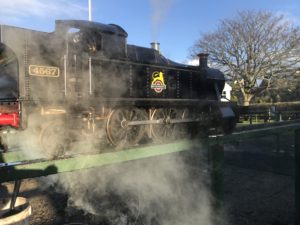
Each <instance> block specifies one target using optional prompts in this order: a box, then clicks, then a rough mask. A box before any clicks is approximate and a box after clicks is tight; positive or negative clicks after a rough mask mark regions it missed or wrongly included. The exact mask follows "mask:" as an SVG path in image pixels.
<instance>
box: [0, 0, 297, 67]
mask: <svg viewBox="0 0 300 225" xmlns="http://www.w3.org/2000/svg"><path fill="white" fill-rule="evenodd" d="M298 1H299V0H209V1H207V0H206V1H205V0H92V6H93V12H92V17H93V21H97V22H101V23H115V24H118V25H120V26H122V27H123V28H124V29H125V30H126V31H127V32H128V43H130V44H135V45H140V46H144V47H148V46H149V43H150V42H152V41H158V42H160V44H161V51H162V53H163V54H164V55H165V56H166V57H168V58H170V59H172V60H175V61H178V62H184V61H185V60H187V58H188V56H189V48H190V47H191V46H192V45H193V43H194V42H195V41H196V40H197V39H198V38H199V37H200V34H201V33H204V32H208V31H213V30H214V29H215V28H216V27H217V25H218V23H219V21H220V19H224V18H228V17H232V16H233V15H234V14H235V13H236V12H237V11H238V10H245V9H247V10H248V9H250V10H252V9H256V10H267V11H272V12H274V13H276V14H284V15H285V16H286V18H288V19H290V20H292V21H293V22H294V23H295V24H296V25H300V4H299V2H298ZM56 19H88V0H10V1H7V0H1V1H0V23H1V24H9V25H14V26H19V27H25V28H31V29H37V30H43V31H53V29H54V20H56Z"/></svg>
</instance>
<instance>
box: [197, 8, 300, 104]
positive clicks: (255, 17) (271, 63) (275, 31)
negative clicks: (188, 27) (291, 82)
mask: <svg viewBox="0 0 300 225" xmlns="http://www.w3.org/2000/svg"><path fill="white" fill-rule="evenodd" d="M299 46H300V32H299V28H295V27H293V25H292V22H291V21H289V20H286V19H285V18H284V16H282V15H280V16H278V15H275V14H272V13H270V12H264V11H241V12H238V13H237V15H236V16H235V17H233V18H229V19H224V20H222V21H221V22H220V24H219V26H218V28H217V29H216V30H215V31H214V32H211V33H205V34H203V35H202V36H201V37H200V39H199V40H198V41H197V42H196V43H195V45H194V46H193V47H192V56H195V55H196V54H197V53H199V52H200V51H202V52H203V51H204V52H207V53H209V54H210V60H211V61H212V62H213V63H216V64H217V65H219V66H221V67H222V68H223V69H224V70H225V72H226V74H228V76H229V78H230V79H232V80H233V81H234V85H236V87H237V89H238V91H239V92H240V96H242V98H241V104H243V105H249V103H250V101H251V99H252V98H253V97H254V96H256V95H258V94H260V93H261V92H263V91H264V90H266V89H267V88H269V87H270V86H271V85H272V81H273V80H274V79H276V78H277V77H279V76H280V75H281V74H287V73H289V74H295V71H296V67H295V66H296V64H297V62H299V59H300V54H298V55H297V53H299V52H297V48H299Z"/></svg>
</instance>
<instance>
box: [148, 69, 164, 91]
mask: <svg viewBox="0 0 300 225" xmlns="http://www.w3.org/2000/svg"><path fill="white" fill-rule="evenodd" d="M151 89H153V90H154V91H155V92H156V93H161V92H162V91H163V90H165V89H167V87H166V85H165V81H164V73H163V72H158V71H155V72H154V73H153V74H152V82H151Z"/></svg>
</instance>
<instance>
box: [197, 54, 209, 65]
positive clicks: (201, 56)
mask: <svg viewBox="0 0 300 225" xmlns="http://www.w3.org/2000/svg"><path fill="white" fill-rule="evenodd" d="M208 55H209V54H207V53H200V54H198V57H199V67H200V68H207V67H208V66H207V58H208Z"/></svg>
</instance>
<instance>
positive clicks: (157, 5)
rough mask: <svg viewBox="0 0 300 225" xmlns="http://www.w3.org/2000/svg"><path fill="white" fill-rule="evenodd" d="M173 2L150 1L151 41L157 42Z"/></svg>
mask: <svg viewBox="0 0 300 225" xmlns="http://www.w3.org/2000/svg"><path fill="white" fill-rule="evenodd" d="M174 2H175V0H163V1H161V0H150V5H151V10H152V14H151V29H152V35H153V37H152V38H153V41H157V39H158V36H159V34H160V30H161V27H162V25H163V22H164V20H165V19H166V17H167V16H168V13H169V11H170V9H171V7H172V5H173V4H174Z"/></svg>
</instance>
